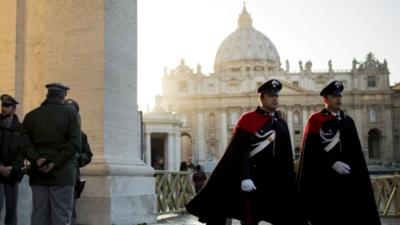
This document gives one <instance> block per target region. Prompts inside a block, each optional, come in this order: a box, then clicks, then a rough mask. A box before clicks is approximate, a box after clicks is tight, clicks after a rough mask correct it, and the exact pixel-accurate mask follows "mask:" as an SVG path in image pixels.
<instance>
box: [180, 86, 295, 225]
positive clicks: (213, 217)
mask: <svg viewBox="0 0 400 225" xmlns="http://www.w3.org/2000/svg"><path fill="white" fill-rule="evenodd" d="M281 88H282V85H281V83H280V82H279V81H278V80H275V79H272V80H269V81H267V82H266V83H264V84H263V85H261V86H260V87H259V88H258V93H259V102H260V105H259V106H258V107H257V108H256V110H254V111H251V112H247V113H245V114H244V115H242V117H241V118H240V119H239V122H238V123H237V125H236V128H235V130H234V132H233V135H232V138H231V140H230V143H229V145H228V146H227V149H226V151H225V153H224V155H223V157H222V158H221V160H220V161H219V163H218V165H217V167H216V168H215V170H214V171H213V173H212V174H211V176H210V178H209V180H208V182H207V183H206V185H205V186H204V188H203V189H202V190H201V191H200V192H199V193H198V194H197V195H196V196H195V197H194V198H193V199H192V200H191V202H189V204H188V205H187V206H186V209H187V211H188V212H189V213H191V214H193V215H195V216H197V217H199V221H200V222H205V223H206V224H208V225H224V224H225V220H226V218H235V219H239V220H241V221H243V223H244V224H246V225H254V224H258V222H259V221H261V220H265V221H268V222H270V223H272V224H274V225H283V224H284V225H295V224H299V223H298V220H297V219H298V217H297V216H296V215H295V214H296V212H295V208H294V206H295V204H294V203H295V202H294V200H295V189H296V188H295V177H294V170H293V156H292V145H291V142H290V136H289V131H288V126H287V124H286V122H285V121H284V120H283V119H281V118H280V117H279V116H278V113H277V111H276V109H277V107H278V97H279V91H280V90H281ZM296 210H297V209H296Z"/></svg>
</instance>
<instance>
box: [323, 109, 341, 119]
mask: <svg viewBox="0 0 400 225" xmlns="http://www.w3.org/2000/svg"><path fill="white" fill-rule="evenodd" d="M321 113H323V114H324V115H332V116H334V117H337V116H339V117H340V118H345V117H346V116H345V114H344V112H343V111H342V110H340V111H339V112H338V113H334V112H332V111H330V110H329V109H327V108H324V109H322V110H321Z"/></svg>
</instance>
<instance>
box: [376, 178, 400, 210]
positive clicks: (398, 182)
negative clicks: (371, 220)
mask: <svg viewBox="0 0 400 225" xmlns="http://www.w3.org/2000/svg"><path fill="white" fill-rule="evenodd" d="M371 182H372V187H373V189H374V195H375V201H376V204H377V207H378V211H379V214H380V215H381V216H395V217H400V190H399V188H400V176H399V175H395V176H375V177H371Z"/></svg>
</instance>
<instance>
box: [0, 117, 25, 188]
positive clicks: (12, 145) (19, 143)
mask: <svg viewBox="0 0 400 225" xmlns="http://www.w3.org/2000/svg"><path fill="white" fill-rule="evenodd" d="M3 120H4V119H3V118H1V117H0V164H1V165H3V166H11V167H12V171H11V174H10V176H9V177H7V178H4V177H2V176H1V175H0V182H6V183H14V182H16V181H18V180H19V178H20V176H21V175H22V174H21V173H22V171H21V168H22V167H23V166H24V149H25V148H26V147H27V146H28V145H29V140H28V139H27V138H24V136H23V133H22V124H21V123H20V122H19V119H18V117H17V116H16V115H14V117H13V119H12V122H11V126H10V127H6V126H5V124H4V123H3Z"/></svg>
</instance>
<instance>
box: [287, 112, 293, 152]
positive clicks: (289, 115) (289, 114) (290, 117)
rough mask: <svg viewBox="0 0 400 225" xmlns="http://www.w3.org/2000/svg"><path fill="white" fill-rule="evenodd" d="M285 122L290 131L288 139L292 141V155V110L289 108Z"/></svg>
mask: <svg viewBox="0 0 400 225" xmlns="http://www.w3.org/2000/svg"><path fill="white" fill-rule="evenodd" d="M287 124H288V128H289V133H290V141H291V142H292V151H293V155H294V143H293V112H292V109H291V108H288V110H287Z"/></svg>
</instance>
